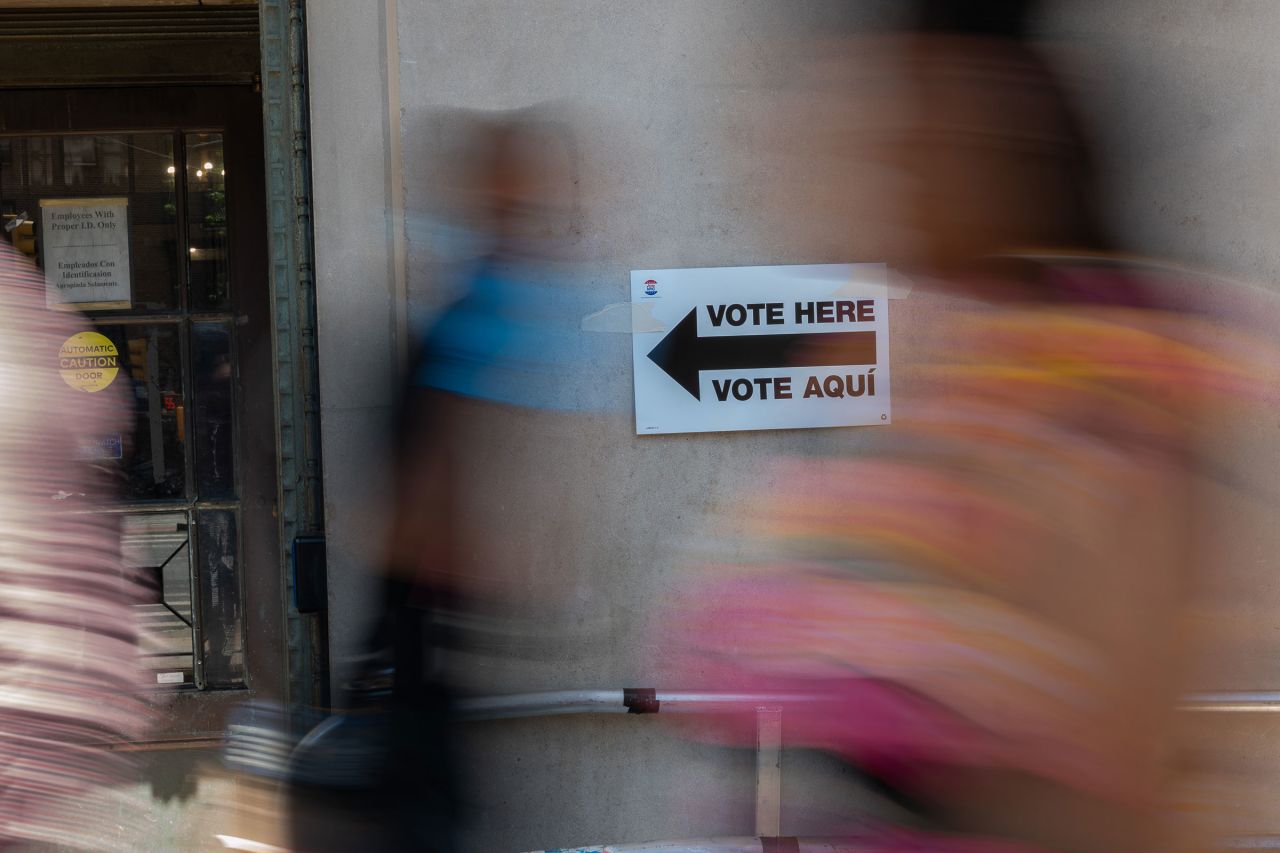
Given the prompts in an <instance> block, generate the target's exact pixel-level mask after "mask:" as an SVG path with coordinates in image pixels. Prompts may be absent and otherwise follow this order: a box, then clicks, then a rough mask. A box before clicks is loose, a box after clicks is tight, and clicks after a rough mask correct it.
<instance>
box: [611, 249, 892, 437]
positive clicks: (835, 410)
mask: <svg viewBox="0 0 1280 853" xmlns="http://www.w3.org/2000/svg"><path fill="white" fill-rule="evenodd" d="M631 301H632V303H633V304H635V305H637V306H638V311H637V312H636V313H637V316H643V315H648V317H650V318H652V320H653V321H654V322H652V323H645V324H643V325H637V327H636V328H637V331H635V332H633V334H632V347H633V356H632V361H633V370H634V374H635V392H636V433H637V434H639V435H649V434H654V433H671V432H715V431H721V430H754V429H804V428H812V427H836V426H860V425H871V424H887V423H889V416H890V411H889V300H888V288H887V285H886V270H885V266H884V265H883V264H822V265H816V266H776V267H714V268H705V269H683V270H681V269H674V270H633V271H632V273H631ZM659 326H660V327H661V328H662V329H663V330H662V331H647V329H651V328H655V327H659ZM641 329H644V330H641Z"/></svg>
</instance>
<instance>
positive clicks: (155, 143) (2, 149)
mask: <svg viewBox="0 0 1280 853" xmlns="http://www.w3.org/2000/svg"><path fill="white" fill-rule="evenodd" d="M173 139H174V138H173V135H172V134H169V133H117V134H93V135H83V136H69V135H49V136H27V137H22V136H14V137H6V138H4V139H0V215H2V216H3V217H4V218H5V221H9V220H10V219H11V218H12V217H15V216H19V215H24V214H25V217H24V218H26V219H28V220H30V221H31V222H32V223H33V225H32V231H33V237H34V242H33V244H32V245H33V251H34V252H35V257H36V260H37V262H38V263H40V264H42V265H43V263H44V252H43V247H42V246H41V237H42V235H41V234H40V228H41V227H42V225H41V202H46V201H59V202H63V203H65V202H66V201H68V200H73V199H91V198H123V199H126V200H127V202H128V205H127V210H128V222H127V227H128V234H129V270H130V276H129V284H130V287H129V290H130V294H129V297H130V303H131V305H130V308H129V309H127V310H133V311H171V310H174V309H175V308H177V306H178V301H177V295H178V283H179V281H180V272H181V268H180V267H179V266H178V211H177V204H176V199H177V196H176V191H175V187H176V183H177V181H176V178H177V170H176V168H175V165H174V156H173Z"/></svg>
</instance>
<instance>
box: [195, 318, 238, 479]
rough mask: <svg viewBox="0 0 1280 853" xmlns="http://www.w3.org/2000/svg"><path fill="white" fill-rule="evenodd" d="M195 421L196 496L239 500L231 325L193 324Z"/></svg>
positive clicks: (216, 323)
mask: <svg viewBox="0 0 1280 853" xmlns="http://www.w3.org/2000/svg"><path fill="white" fill-rule="evenodd" d="M191 374H192V377H193V386H194V387H193V391H194V395H193V400H194V401H195V402H194V405H195V412H194V415H195V417H194V418H192V426H193V429H194V431H195V448H194V449H195V463H196V464H195V473H196V494H197V495H198V496H199V498H200V499H201V500H226V499H228V498H232V497H235V491H236V489H235V468H234V461H235V460H234V446H233V445H234V442H233V441H232V439H233V437H234V433H233V431H232V423H231V410H232V396H231V395H232V390H231V324H230V323H227V322H224V321H218V322H195V323H192V324H191Z"/></svg>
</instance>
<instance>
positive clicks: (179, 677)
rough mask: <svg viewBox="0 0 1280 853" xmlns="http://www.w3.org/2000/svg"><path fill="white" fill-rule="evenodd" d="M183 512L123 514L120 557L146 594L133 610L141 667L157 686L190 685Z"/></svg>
mask: <svg viewBox="0 0 1280 853" xmlns="http://www.w3.org/2000/svg"><path fill="white" fill-rule="evenodd" d="M187 529H188V525H187V514H186V513H185V512H163V513H147V514H141V513H140V514H137V515H126V516H125V517H124V518H123V519H122V524H121V534H120V555H121V558H122V560H123V563H124V565H125V568H127V569H131V570H132V571H134V572H136V573H137V574H138V576H139V577H140V578H141V580H142V585H143V587H144V589H145V590H146V591H147V600H146V601H145V602H144V603H142V604H139V605H138V609H139V611H140V620H139V621H140V623H141V632H140V633H141V636H140V639H139V645H140V647H141V653H142V663H143V666H144V667H146V668H147V669H149V670H151V672H152V673H153V679H154V683H155V684H156V685H157V686H158V687H181V686H183V685H187V686H190V685H192V684H194V683H195V659H194V654H193V653H194V650H195V643H194V639H193V636H192V625H193V623H194V619H193V608H192V603H191V548H190V545H189V541H188V535H187Z"/></svg>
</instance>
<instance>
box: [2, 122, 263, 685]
mask: <svg viewBox="0 0 1280 853" xmlns="http://www.w3.org/2000/svg"><path fill="white" fill-rule="evenodd" d="M227 171H228V164H227V162H226V157H225V156H224V137H223V133H222V132H220V131H217V130H211V129H201V130H198V131H194V130H193V131H190V132H171V133H157V132H153V131H148V132H137V133H106V134H76V135H71V134H43V135H26V136H20V135H13V136H7V137H0V216H2V217H3V219H4V221H5V223H6V224H8V225H10V227H11V230H14V231H15V234H16V237H18V238H19V239H15V245H18V246H19V247H20V248H22V247H24V246H25V250H26V251H28V252H29V253H30V254H32V255H33V257H34V258H35V260H36V261H37V263H39V264H40V265H41V266H42V268H43V269H44V270H45V273H46V276H47V277H48V278H49V279H50V280H51V281H53V280H56V281H57V282H58V285H57V293H56V298H55V295H53V294H51V296H50V305H51V308H54V309H60V308H72V309H78V310H81V311H84V312H85V313H86V314H87V315H88V316H89V317H90V318H91V323H92V328H93V330H94V331H95V332H96V333H97V334H98V335H100V336H101V338H94V339H92V341H91V343H92V344H93V348H92V350H93V353H94V356H93V357H94V358H96V359H98V362H97V364H98V365H99V366H105V368H104V369H105V372H102V371H99V373H98V374H95V377H96V378H91V379H86V378H85V377H86V376H89V375H90V374H88V373H84V372H82V373H79V374H76V375H75V376H69V375H68V372H67V371H65V370H64V378H68V382H69V383H71V384H73V387H78V388H80V390H82V391H85V392H86V393H103V392H106V393H115V394H119V395H120V396H121V398H122V399H123V400H124V401H125V406H126V408H127V409H128V410H129V415H130V429H128V430H126V431H125V432H123V433H121V434H119V435H107V436H101V437H100V440H99V441H97V442H95V443H93V445H92V446H90V447H86V448H85V449H84V455H85V457H86V458H87V459H89V460H91V461H93V462H94V463H95V464H98V465H101V466H104V467H107V468H109V469H110V470H111V471H112V472H113V474H114V475H115V477H116V480H117V483H118V489H117V495H118V499H117V501H116V502H115V503H114V504H112V505H111V506H108V507H75V508H74V509H75V510H76V511H85V512H111V513H115V514H119V515H120V517H121V534H122V553H123V557H124V562H125V565H126V567H128V568H130V569H132V570H134V571H137V572H138V573H139V574H140V575H141V576H142V577H143V578H144V580H145V581H146V584H147V587H148V589H149V590H150V595H149V598H148V601H147V602H145V603H143V604H141V605H140V611H141V612H140V615H141V618H142V622H143V627H144V640H143V647H142V654H143V658H144V661H145V663H146V665H147V666H148V668H149V669H150V671H151V672H152V675H153V678H154V683H155V685H156V687H157V689H165V690H167V689H188V690H191V689H219V688H234V687H240V686H243V685H244V684H245V668H246V661H245V625H244V600H243V586H244V584H243V579H242V559H241V550H242V549H241V545H240V535H239V530H240V528H241V524H240V512H241V503H240V499H241V497H242V495H241V488H240V482H239V480H240V478H239V476H238V467H237V466H238V465H239V464H240V463H239V455H240V454H239V450H238V447H237V445H238V442H237V438H236V423H235V421H236V416H235V413H236V410H237V409H236V394H237V390H236V389H237V376H238V364H237V356H236V351H237V350H236V340H235V336H236V326H235V323H234V322H233V315H232V310H233V305H234V299H233V285H234V282H233V280H232V278H233V277H232V272H231V270H232V265H231V251H232V249H231V244H230V241H229V239H228V209H229V208H228V199H227V180H226V176H227ZM110 222H117V223H119V225H118V227H117V226H113V225H109V224H103V225H100V224H99V223H110ZM95 226H96V227H95ZM80 229H84V230H80ZM59 231H62V232H64V233H58V232H59ZM23 237H25V238H26V239H25V241H24V240H22V239H21V238H23ZM105 259H110V260H105ZM119 269H124V270H127V273H126V274H122V275H117V274H116V272H115V271H116V270H119ZM53 286H54V285H50V287H53ZM104 294H105V295H106V298H104ZM103 339H105V340H103ZM76 344H78V345H79V346H80V349H79V350H76V348H75V347H74V346H71V342H69V343H68V345H67V346H66V347H65V348H66V349H67V353H64V355H68V356H75V355H77V353H82V352H84V351H85V349H84V344H85V342H84V341H78V342H76ZM67 364H68V365H70V364H84V362H83V361H74V360H73V361H69V362H67Z"/></svg>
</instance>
